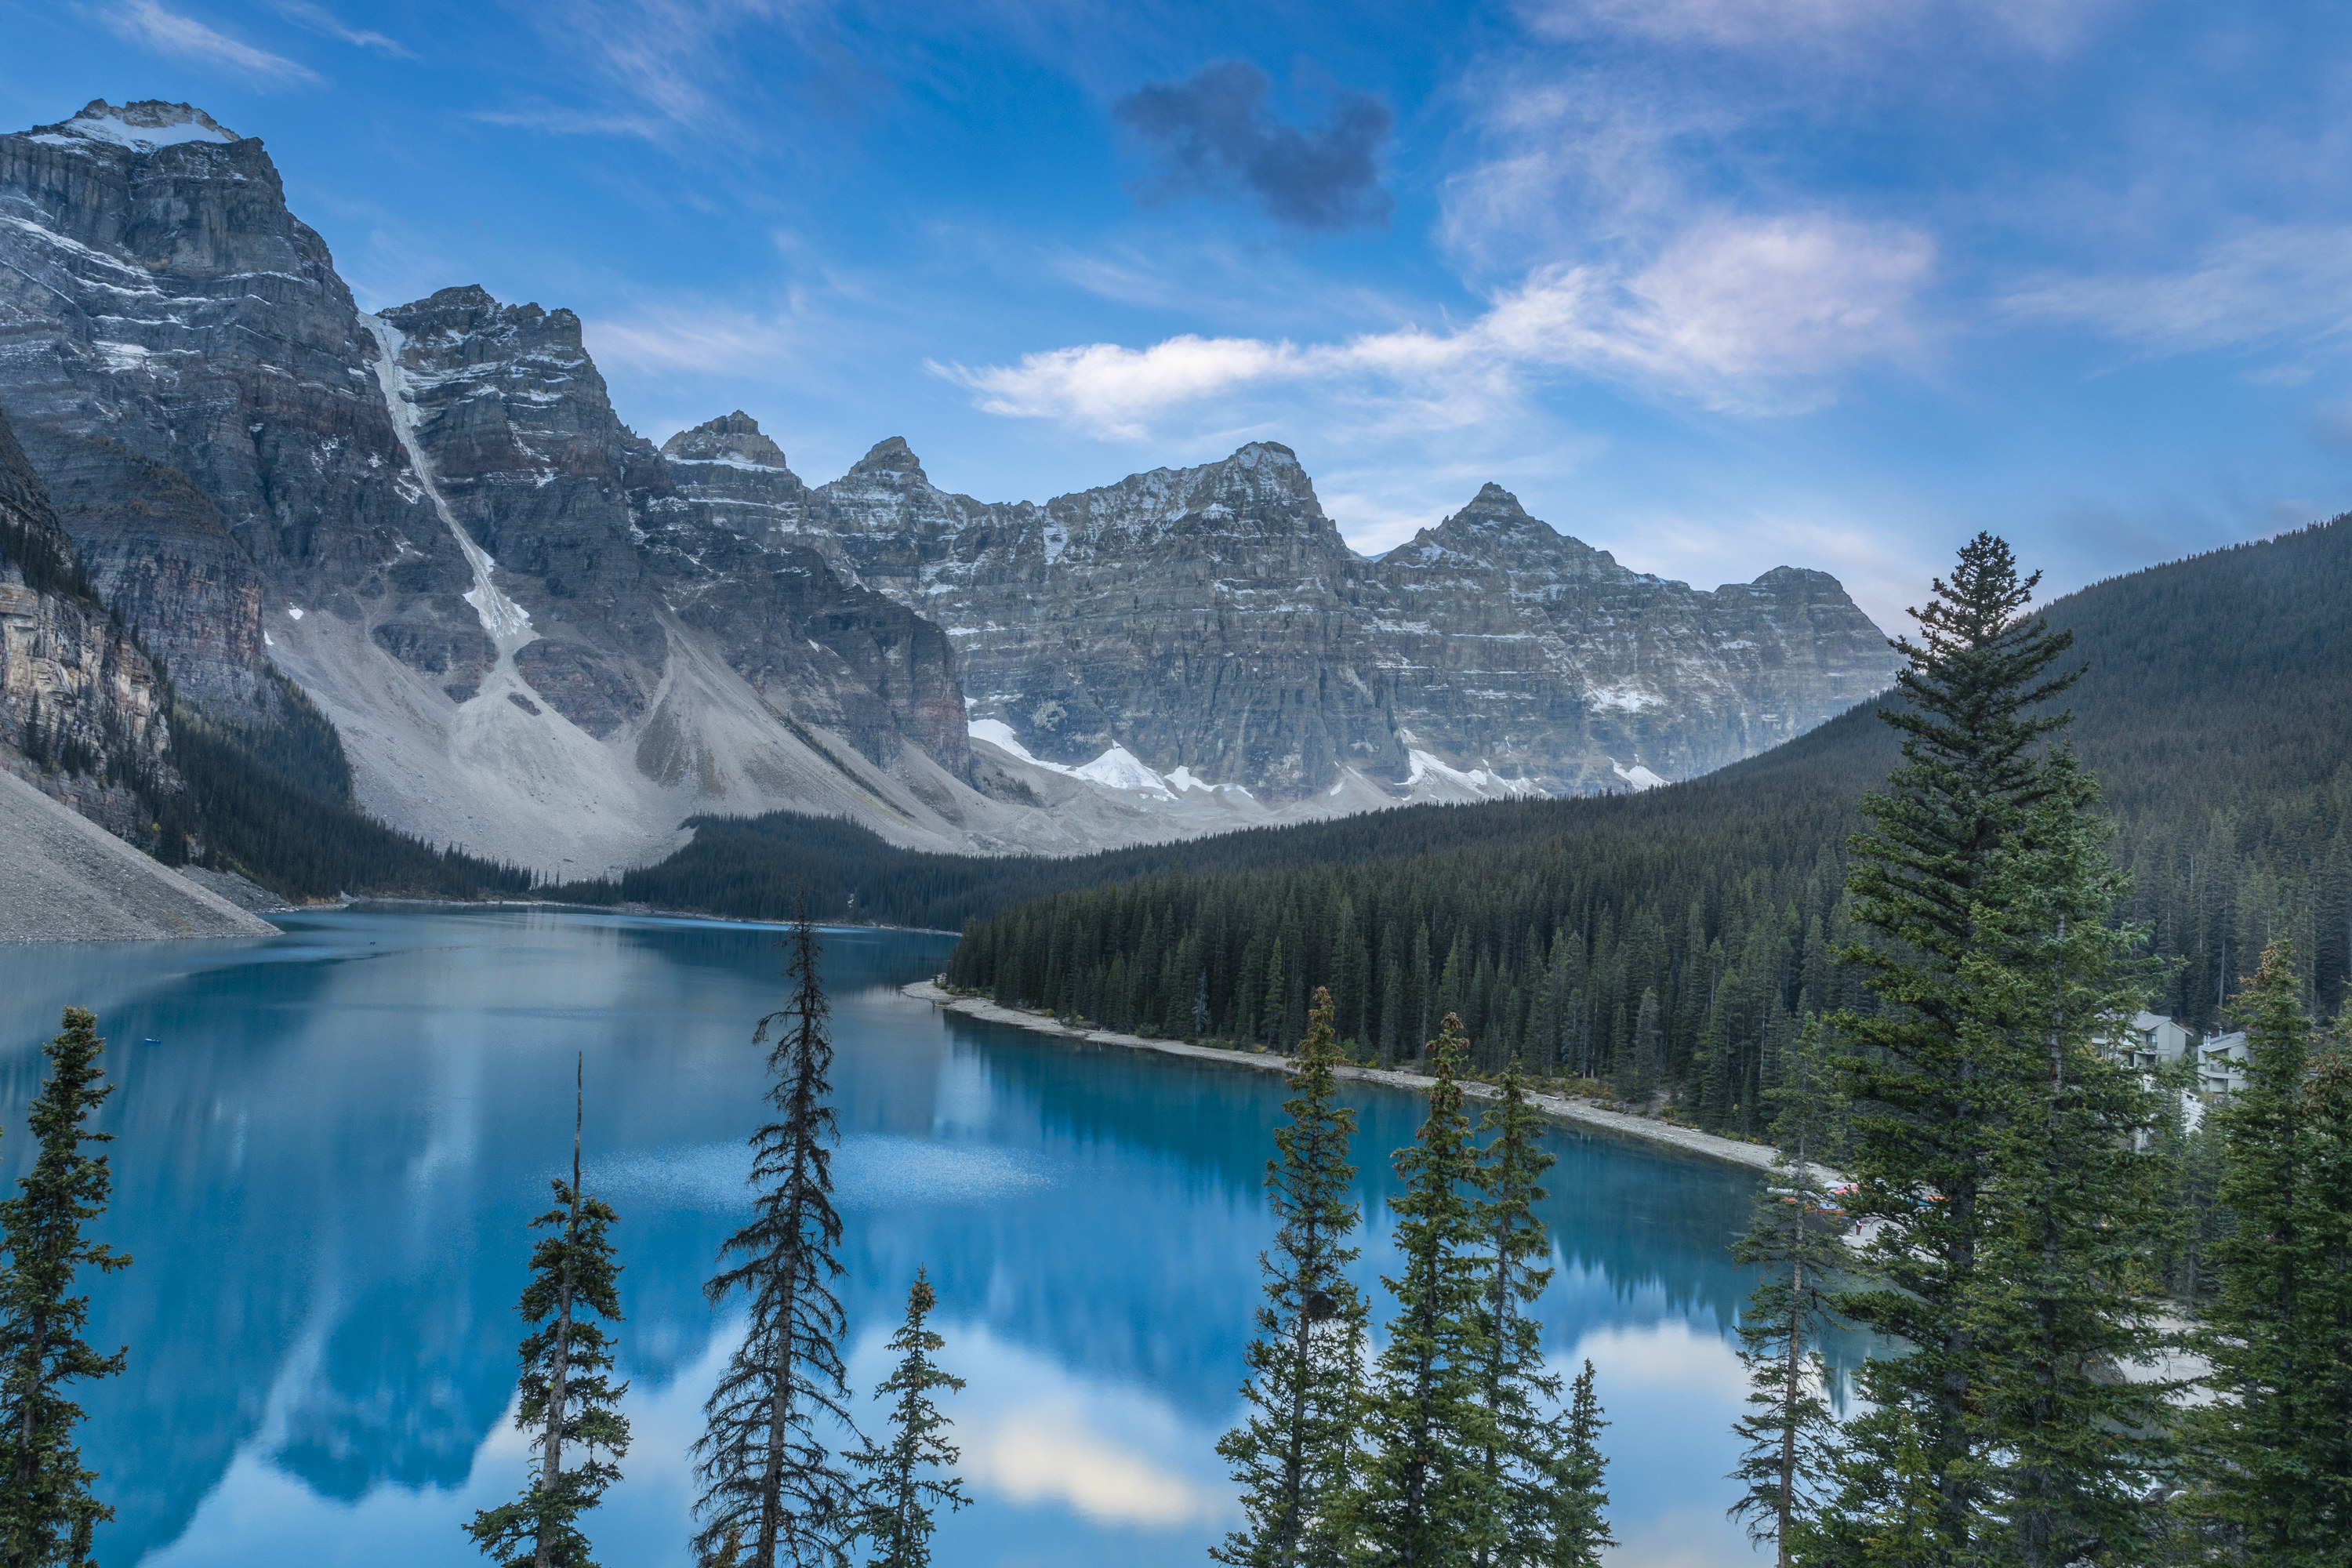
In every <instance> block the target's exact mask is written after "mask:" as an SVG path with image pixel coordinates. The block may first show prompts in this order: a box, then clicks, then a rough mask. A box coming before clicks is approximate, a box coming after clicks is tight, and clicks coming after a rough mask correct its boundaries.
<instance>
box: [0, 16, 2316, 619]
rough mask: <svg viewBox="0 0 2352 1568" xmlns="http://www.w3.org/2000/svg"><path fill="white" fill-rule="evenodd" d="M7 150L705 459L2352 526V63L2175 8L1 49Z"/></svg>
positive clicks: (1971, 519) (1683, 543)
mask: <svg viewBox="0 0 2352 1568" xmlns="http://www.w3.org/2000/svg"><path fill="white" fill-rule="evenodd" d="M0 37H5V39H6V40H7V43H6V47H5V50H0V120H5V121H6V122H7V123H9V124H10V125H12V126H19V127H21V126H26V125H31V124H35V123H39V122H46V121H54V120H58V119H62V118H64V117H66V116H68V115H69V114H71V113H72V112H73V111H74V110H76V109H77V108H79V106H80V105H81V103H82V102H84V101H85V100H89V99H90V98H93V97H100V96H103V97H107V98H110V99H113V100H115V101H118V102H120V101H122V100H125V99H128V98H143V97H157V98H164V99H171V100H188V101H191V102H194V103H196V104H199V105H201V106H203V107H205V108H207V109H209V110H211V111H212V112H213V113H214V114H215V115H216V116H217V117H218V118H219V119H221V120H222V121H224V122H225V123H226V124H228V125H229V126H231V127H233V128H234V129H236V131H238V132H243V133H245V134H247V135H258V136H261V137H263V138H264V139H265V140H266V141H267V142H268V147H269V149H270V152H271V154H272V155H273V156H274V157H275V158H276V159H277V161H278V166H279V167H280V168H281V169H282V170H283V171H284V172H285V174H286V180H287V185H288V189H289V195H290V198H291V200H292V203H293V205H294V208H295V210H296V212H297V213H298V214H299V215H300V216H303V217H304V218H305V219H307V220H308V221H309V222H310V223H311V224H312V225H313V226H316V227H317V228H318V229H319V230H320V232H321V233H322V234H323V235H325V236H326V237H327V239H328V241H329V243H330V244H331V246H332V247H333V250H334V253H335V257H336V259H337V262H338V265H339V266H340V267H341V270H342V272H343V274H344V276H345V277H346V278H348V279H350V280H351V283H352V288H353V289H354V290H355V291H356V292H357V293H358V295H359V297H360V300H361V302H362V304H363V305H374V306H381V305H389V304H395V303H399V302H401V301H404V300H410V299H414V298H416V297H418V296H421V295H423V294H425V293H429V292H430V291H432V290H433V289H437V288H441V287H445V286H446V285H449V284H453V283H480V284H482V285H483V286H484V287H486V288H488V289H490V290H491V291H492V292H493V293H495V294H497V295H499V297H500V298H502V299H507V300H538V301H540V302H541V303H542V304H545V305H549V306H555V305H568V306H570V307H572V309H574V310H578V311H579V312H580V313H581V315H582V316H583V318H584V320H585V321H586V322H587V331H588V342H589V346H590V348H591V349H592V350H593V352H594V353H595V355H596V358H597V361H598V363H600V364H601V365H602V367H603V368H604V373H605V375H606V377H607V379H608V380H609V381H610V382H611V384H612V388H613V394H614V401H615V403H616V404H617V405H618V406H619V408H620V410H621V413H622V416H623V417H624V418H625V419H626V420H628V421H629V422H630V423H631V424H632V425H633V426H635V427H636V428H637V429H639V430H641V431H643V432H645V433H646V434H648V435H651V436H654V437H656V438H658V437H662V436H666V435H667V434H668V433H669V432H671V431H673V430H675V429H677V428H679V427H680V426H684V425H688V424H692V423H696V422H698V421H699V420H701V419H704V418H707V417H709V416H712V415H716V414H719V413H724V412H726V411H727V410H729V409H731V408H735V407H739V406H740V407H742V408H744V409H746V410H748V411H750V412H751V414H753V415H754V416H757V417H758V418H759V420H760V421H761V426H762V427H763V428H765V429H766V430H768V431H769V432H770V433H771V434H772V435H773V436H774V437H776V439H777V440H778V441H779V442H780V443H781V444H782V446H783V447H784V448H785V450H786V451H787V452H788V454H790V456H791V458H792V461H793V466H794V468H796V469H797V470H799V471H800V473H801V474H802V476H803V478H805V479H809V480H811V481H812V482H817V481H822V480H824V479H829V478H831V477H833V476H835V474H838V473H839V472H841V471H842V470H843V469H844V468H846V467H847V466H848V465H849V464H850V463H851V462H853V461H855V460H856V458H857V457H858V456H859V455H860V454H861V453H862V452H864V450H865V449H866V447H868V446H870V445H871V444H872V443H873V442H874V441H876V440H877V439H879V438H881V437H886V436H893V435H898V436H904V437H907V438H908V440H909V441H910V442H911V443H912V444H913V446H914V447H915V449H916V450H917V452H918V453H919V454H920V455H921V456H922V458H923V459H924V462H925V465H926V467H927V468H928V469H929V472H930V474H931V476H932V478H933V479H935V480H936V481H938V482H939V483H940V484H943V485H945V486H947V487H949V488H950V489H959V490H963V491H966V492H968V493H971V494H974V495H978V496H981V497H982V498H984V499H991V500H1005V499H1013V498H1022V497H1025V498H1030V499H1036V500H1042V499H1044V498H1045V497H1046V496H1049V495H1052V494H1055V493H1058V492H1060V491H1064V490H1068V489H1078V488H1082V487H1084V486H1087V485H1092V484H1098V483H1103V482H1106V481H1108V480H1110V479H1116V478H1118V477H1119V476H1120V475H1123V474H1126V473H1129V472H1132V471H1135V470H1137V469H1139V468H1151V467H1155V466H1158V465H1161V464H1181V463H1190V462H1198V461H1202V460H1204V459H1207V458H1214V457H1217V456H1221V455H1222V454H1223V453H1224V452H1226V451H1229V450H1231V449H1232V448H1233V447H1234V446H1236V445H1238V444H1240V443H1241V442H1243V441H1244V440H1249V439H1258V438H1269V439H1275V440H1280V441H1283V442H1285V443H1286V444H1288V445H1289V446H1291V447H1295V448H1296V449H1297V451H1298V453H1299V455H1300V457H1301V458H1302V460H1303V461H1304V462H1305V463H1306V465H1307V469H1308V471H1309V472H1310V473H1311V474H1313V475H1314V476H1315V479H1316V481H1317V486H1318V493H1319V494H1320V495H1321V497H1322V499H1323V501H1324V504H1325V506H1326V508H1327V509H1328V510H1329V511H1330V512H1331V513H1332V514H1333V515H1334V516H1335V517H1336V518H1337V519H1338V520H1339V523H1340V526H1341V528H1342V529H1343V531H1345V532H1346V533H1347V535H1348V537H1349V540H1350V541H1351V542H1353V543H1355V544H1356V545H1357V546H1358V547H1359V548H1360V549H1365V550H1378V549H1382V548H1386V547H1387V546H1389V545H1391V544H1393V543H1395V542H1398V541H1400V540H1402V539H1403V538H1406V537H1409V536H1410V534H1411V533H1412V531H1413V530H1414V529H1415V528H1418V527H1422V526H1424V525H1427V524H1429V523H1432V522H1434V521H1437V520H1438V519H1439V518H1440V517H1442V516H1443V515H1444V514H1445V513H1446V512H1448V511H1450V510H1454V508H1456V507H1458V506H1460V505H1461V504H1462V503H1463V502H1465V501H1466V500H1468V499H1469V498H1470V496H1471V495H1472V494H1473V493H1475V490H1476V489H1477V487H1478V486H1479V484H1480V483H1481V482H1483V481H1485V480H1486V479H1496V480H1499V481H1500V482H1501V483H1503V484H1504V485H1506V486H1507V487H1508V488H1509V489H1512V490H1514V491H1516V492H1517V494H1518V495H1519V497H1520V498H1521V500H1523V501H1524V502H1525V503H1526V504H1527V506H1528V510H1531V511H1533V512H1535V513H1536V514H1537V515H1538V516H1540V517H1543V518H1545V519H1547V520H1549V521H1551V522H1552V523H1554V524H1555V525H1556V526H1558V527H1559V528H1560V529H1561V530H1562V531H1566V532H1570V533H1572V534H1575V535H1576V536H1578V537H1580V538H1581V539H1584V540H1586V541H1588V542H1591V543H1594V544H1597V545H1601V546H1603V547H1605V548H1608V549H1610V550H1612V551H1613V552H1616V554H1617V556H1618V557H1619V559H1620V560H1622V561H1623V562H1625V563H1627V564H1629V565H1632V566H1634V567H1637V568H1639V569H1642V570H1645V571H1654V572H1658V573H1662V574H1666V575H1669V576H1674V577H1679V578H1684V579H1686V580H1690V581H1693V582H1696V583H1699V584H1702V585H1707V586H1712V585H1713V584H1717V583H1718V582H1723V581H1727V580H1733V579H1745V578H1747V577H1749V576H1752V575H1754V574H1756V573H1758V572H1760V571H1762V570H1765V569H1766V568H1769V567H1770V566H1773V565H1776V564H1780V563H1793V564H1801V565H1810V566H1818V567H1821V568H1823V569H1825V570H1828V571H1831V572H1833V573H1835V574H1838V575H1839V576H1840V577H1842V578H1843V579H1844V580H1845V581H1846V582H1847V584H1848V585H1849V586H1850V587H1851V588H1852V589H1853V591H1854V593H1855V595H1856V597H1857V598H1859V599H1860V600H1861V601H1862V602H1863V604H1864V607H1865V608H1867V609H1869V610H1870V611H1871V612H1872V613H1873V614H1874V615H1875V616H1877V617H1878V618H1879V619H1880V621H1881V623H1882V624H1884V625H1886V626H1889V627H1890V628H1893V627H1894V626H1896V625H1897V623H1898V618H1899V616H1900V610H1901V607H1902V606H1903V605H1906V604H1908V603H1912V602H1916V599H1917V597H1918V596H1919V594H1920V591H1921V589H1922V588H1923V586H1924V584H1925V581H1926V578H1927V575H1928V574H1930V573H1931V572H1933V571H1934V570H1936V569H1937V566H1938V565H1939V564H1940V563H1942V562H1943V561H1945V560H1947V559H1948V555H1949V552H1950V550H1951V548H1952V547H1953V546H1954V545H1955V544H1956V543H1957V542H1958V541H1959V540H1961V539H1962V538H1964V537H1965V536H1966V535H1967V534H1968V533H1969V532H1971V531H1974V530H1976V529H1978V528H1980V527H1985V528H1992V529H1995V530H1997V531H2002V532H2004V533H2007V534H2008V535H2009V536H2010V537H2011V538H2012V539H2013V540H2015V541H2016V542H2018V543H2019V545H2020V547H2021V551H2022V552H2023V553H2024V555H2025V556H2026V557H2027V559H2028V560H2029V561H2030V562H2032V563H2037V564H2039V565H2041V566H2042V567H2044V568H2046V570H2047V572H2048V574H2049V581H2050V583H2051V584H2053V586H2060V587H2063V586H2072V585H2075V584H2081V583H2084V582H2087V581H2091V580H2095V579H2096V578H2098V577H2101V576H2104V575H2107V574H2113V573H2116V572H2120V571H2126V570H2130V569H2132V568H2135V567H2137V566H2140V565H2144V564H2147V563H2151V562H2154V561H2157V560H2160V559H2165V558H2168V557H2170V556H2173V555H2177V554H2180V553H2184V552H2189V551H2193V550H2199V549H2205V548H2210V547H2213V546H2216V545H2220V544H2224V543H2227V542H2232V541H2235V540H2240V539H2246V538H2253V537H2259V536H2261V535H2263V534H2267V533H2271V532H2273V531H2277V530H2279V529H2281V528H2283V527H2293V526H2298V525H2300V524H2302V523H2305V522H2307V521H2314V520H2316V519H2319V518H2323V517H2326V516H2330V515H2333V514H2335V513H2336V512H2338V511H2341V510H2346V509H2347V508H2352V331H2347V326H2352V16H2347V8H2346V7H2345V6H2344V5H2328V4H2313V3H2297V0H2272V3H2266V4H2264V5H2259V6H2214V5H2147V4H2133V3H2131V0H1529V3H1528V4H1524V5H1507V4H1496V5H1401V4H1391V3H1390V0H1357V3H1355V4H1349V5H1291V4H1286V3H1284V0H1254V3H1252V4H1248V5H1221V4H1215V3H1209V4H1185V5H1171V4H1161V3H1160V0H1118V3H1115V4H1113V3H1099V4H1098V3H1094V0H1070V3H1066V4H1036V5H1001V4H990V3H989V0H971V3H967V4H963V5H951V6H942V7H938V8H936V9H927V8H925V7H922V6H919V5H912V4H903V3H902V4H897V5H854V4H845V5H831V4H824V3H821V0H799V3H795V0H573V3H571V4H563V5H555V4H549V5H502V4H499V3H498V0H473V3H472V4H468V5H452V4H442V3H439V0H391V3H387V4H378V5H364V6H362V5H357V4H353V3H352V0H254V3H251V4H237V3H232V0H40V3H37V4H26V3H24V0H0Z"/></svg>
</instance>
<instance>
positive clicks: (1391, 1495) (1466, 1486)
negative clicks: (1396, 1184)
mask: <svg viewBox="0 0 2352 1568" xmlns="http://www.w3.org/2000/svg"><path fill="white" fill-rule="evenodd" d="M1468 1048H1469V1043H1468V1041H1466V1040H1465V1039H1464V1037H1463V1035H1462V1021H1461V1019H1459V1018H1458V1017H1455V1016H1454V1015H1452V1014H1448V1015H1446V1016H1445V1018H1444V1022H1443V1023H1442V1024H1441V1025H1440V1026H1439V1033H1438V1037H1437V1038H1436V1039H1434V1040H1432V1041H1431V1042H1430V1051H1431V1056H1432V1062H1431V1066H1432V1068H1433V1070H1434V1073H1435V1076H1436V1079H1437V1081H1436V1082H1435V1083H1434V1084H1433V1085H1432V1086H1431V1087H1430V1090H1429V1116H1428V1119H1427V1120H1426V1121H1423V1123H1422V1126H1421V1131H1420V1133H1419V1135H1418V1136H1417V1137H1416V1138H1415V1140H1414V1142H1413V1144H1412V1147H1410V1148H1405V1149H1400V1150H1398V1151H1397V1154H1396V1169H1397V1174H1398V1176H1399V1177H1400V1178H1402V1180H1403V1181H1404V1183H1405V1184H1406V1192H1405V1194H1404V1195H1403V1196H1402V1197H1399V1198H1392V1199H1391V1200H1390V1207H1391V1210H1393V1211H1394V1213H1395V1215H1396V1217H1397V1224H1396V1248H1397V1251H1398V1253H1399V1254H1400V1255H1401V1257H1402V1260H1403V1268H1402V1274H1401V1275H1400V1276H1399V1277H1398V1278H1396V1279H1387V1278H1383V1279H1382V1280H1381V1283H1382V1284H1384V1285H1386V1286H1387V1287H1388V1289H1389V1291H1390V1293H1391V1295H1393V1296H1394V1297H1395V1298H1396V1303H1397V1309H1396V1316H1395V1317H1394V1318H1392V1319H1391V1321H1390V1323H1389V1342H1388V1345H1387V1347H1386V1348H1385V1349H1384V1350H1382V1351H1381V1356H1380V1360H1379V1363H1378V1364H1377V1368H1376V1371H1375V1373H1374V1375H1373V1379H1372V1386H1371V1388H1370V1393H1369V1394H1368V1395H1367V1397H1366V1400H1365V1403H1364V1413H1363V1429H1364V1437H1365V1447H1366V1448H1367V1450H1368V1451H1367V1452H1366V1454H1365V1456H1364V1458H1362V1460H1361V1479H1360V1482H1359V1486H1358V1489H1357V1492H1356V1495H1355V1497H1354V1500H1353V1502H1354V1507H1355V1515H1356V1517H1355V1520H1354V1529H1355V1531H1357V1533H1358V1537H1359V1547H1360V1556H1361V1559H1362V1561H1363V1562H1365V1563H1370V1564H1372V1565H1374V1568H1452V1565H1454V1564H1467V1563H1473V1562H1475V1561H1476V1559H1477V1555H1478V1554H1479V1553H1480V1552H1489V1551H1491V1550H1492V1549H1493V1547H1494V1546H1495V1544H1496V1539H1497V1529H1496V1526H1497V1521H1498V1512H1499V1510H1498V1508H1497V1503H1498V1499H1497V1498H1496V1495H1495V1493H1494V1490H1493V1489H1492V1488H1490V1487H1489V1486H1488V1485H1487V1484H1486V1472H1485V1470H1484V1469H1483V1468H1482V1467H1481V1466H1480V1465H1479V1463H1478V1457H1479V1456H1480V1455H1482V1454H1484V1453H1486V1451H1487V1450H1489V1449H1490V1448H1492V1447H1496V1446H1498V1440H1497V1437H1496V1434H1495V1433H1494V1431H1493V1429H1492V1426H1491V1423H1490V1422H1489V1421H1488V1420H1487V1418H1486V1409H1485V1407H1484V1405H1482V1404H1481V1403H1480V1399H1479V1395H1480V1393H1481V1391H1482V1386H1481V1385H1482V1379H1483V1374H1484V1372H1485V1369H1486V1364H1487V1350H1486V1342H1485V1336H1484V1335H1483V1333H1482V1332H1481V1316H1480V1305H1481V1302H1482V1300H1483V1299H1484V1297H1485V1295H1486V1284H1487V1278H1488V1270H1487V1267H1486V1259H1485V1258H1482V1257H1481V1256H1480V1255H1479V1251H1480V1243H1481V1242H1482V1241H1483V1240H1484V1239H1485V1238H1484V1237H1483V1235H1482V1233H1481V1229H1480V1226H1479V1215H1478V1211H1477V1207H1476V1205H1475V1200H1474V1198H1473V1197H1472V1195H1471V1194H1473V1193H1474V1192H1475V1189H1476V1186H1477V1181H1478V1168H1477V1155H1476V1150H1475V1146H1474V1145H1473V1143H1472V1142H1471V1138H1470V1124H1469V1121H1468V1119H1467V1118H1466V1117H1465V1115H1464V1114H1463V1110H1462V1086H1461V1084H1460V1082H1459V1081H1458V1075H1459V1074H1460V1072H1461V1069H1462V1064H1463V1061H1464V1058H1465V1056H1466V1055H1467V1054H1468Z"/></svg>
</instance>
